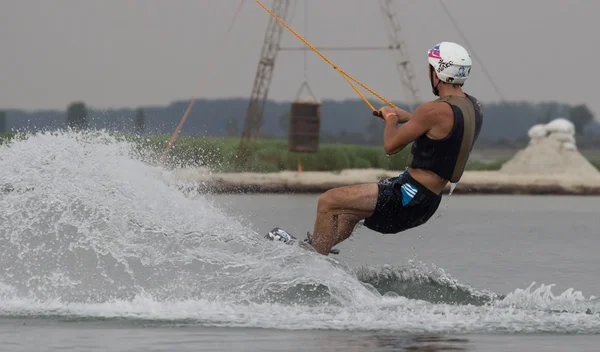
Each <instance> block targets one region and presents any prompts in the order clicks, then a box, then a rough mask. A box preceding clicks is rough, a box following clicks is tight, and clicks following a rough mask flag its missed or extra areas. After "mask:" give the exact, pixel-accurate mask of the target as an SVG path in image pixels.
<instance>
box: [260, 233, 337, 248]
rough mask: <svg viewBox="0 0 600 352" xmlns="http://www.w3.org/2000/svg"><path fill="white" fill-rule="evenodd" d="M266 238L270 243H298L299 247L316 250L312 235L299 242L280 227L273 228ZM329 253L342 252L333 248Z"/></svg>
mask: <svg viewBox="0 0 600 352" xmlns="http://www.w3.org/2000/svg"><path fill="white" fill-rule="evenodd" d="M265 238H266V239H268V240H270V241H279V242H283V243H285V244H290V245H291V244H295V243H298V245H299V246H300V247H303V248H307V249H310V250H314V248H313V247H312V245H311V242H312V236H311V235H310V233H307V238H306V239H305V240H303V241H299V240H298V239H297V238H296V237H294V236H292V235H291V234H290V233H288V232H287V231H285V230H283V229H281V228H279V227H275V228H273V229H272V230H271V231H269V232H268V233H267V234H266V235H265ZM329 253H331V254H339V253H340V250H339V249H336V248H332V249H331V250H330V251H329Z"/></svg>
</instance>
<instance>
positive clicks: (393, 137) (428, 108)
mask: <svg viewBox="0 0 600 352" xmlns="http://www.w3.org/2000/svg"><path fill="white" fill-rule="evenodd" d="M435 110H436V105H435V104H434V103H426V104H423V105H421V106H419V107H418V108H417V110H415V113H414V114H413V115H412V116H411V117H410V119H409V120H408V121H407V122H406V123H405V124H403V125H402V126H400V127H398V123H399V122H401V120H400V118H399V117H396V116H393V115H392V116H389V117H388V118H387V119H386V121H385V129H384V131H383V148H384V150H385V153H386V154H387V155H393V154H396V153H398V152H400V151H401V150H402V149H404V148H405V147H406V146H407V145H408V144H410V143H411V142H412V141H414V140H415V139H417V138H419V137H420V136H421V135H423V134H424V133H427V131H429V130H430V129H431V127H433V124H434V121H435V118H436V111H435Z"/></svg>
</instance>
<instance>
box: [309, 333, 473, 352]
mask: <svg viewBox="0 0 600 352" xmlns="http://www.w3.org/2000/svg"><path fill="white" fill-rule="evenodd" d="M320 342H321V343H320V344H319V345H320V351H341V350H343V351H415V352H436V351H468V350H470V348H469V347H468V346H467V344H468V343H469V340H467V339H461V338H455V337H449V336H443V335H433V334H426V335H410V336H406V335H365V334H362V333H357V334H356V335H354V336H327V337H323V338H321V339H320Z"/></svg>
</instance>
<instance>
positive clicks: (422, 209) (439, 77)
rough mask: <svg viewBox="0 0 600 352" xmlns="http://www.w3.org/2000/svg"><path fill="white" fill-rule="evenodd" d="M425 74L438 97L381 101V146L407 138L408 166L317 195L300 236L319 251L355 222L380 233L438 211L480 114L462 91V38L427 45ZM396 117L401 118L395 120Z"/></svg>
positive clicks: (393, 149)
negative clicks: (396, 103)
mask: <svg viewBox="0 0 600 352" xmlns="http://www.w3.org/2000/svg"><path fill="white" fill-rule="evenodd" d="M428 62H429V80H430V82H431V88H432V91H433V94H434V95H436V96H437V97H439V98H438V99H436V100H434V101H430V102H427V103H424V104H422V105H420V106H419V107H418V108H417V109H416V110H415V112H414V113H413V114H412V115H411V114H410V113H409V112H407V111H405V110H402V109H399V108H392V107H390V106H383V107H382V108H381V109H379V110H378V115H379V116H380V117H381V118H382V120H383V121H384V122H385V129H384V132H383V148H384V149H385V152H386V154H387V155H393V154H396V153H398V152H400V151H401V150H403V149H404V148H405V147H406V146H407V145H408V144H410V143H412V148H411V152H410V156H409V160H408V167H407V168H406V170H405V171H404V173H402V174H401V175H400V176H398V177H392V178H388V179H384V180H382V181H380V182H379V183H367V184H359V185H352V186H345V187H337V188H332V189H330V190H328V191H327V192H325V193H323V194H322V195H321V196H320V197H319V200H318V203H317V218H316V221H315V225H314V231H313V233H312V236H311V234H310V233H309V234H308V238H307V239H306V240H305V243H308V244H310V245H311V246H312V247H313V248H314V249H315V250H316V251H317V252H318V253H320V254H323V255H328V254H329V253H335V251H336V250H335V249H334V250H332V248H333V247H334V246H335V245H337V244H338V243H340V242H342V241H344V240H346V239H347V238H348V237H350V235H351V234H352V232H353V231H354V229H355V227H356V225H357V224H358V223H359V222H360V221H361V220H364V226H365V227H367V228H369V229H371V230H373V231H376V232H379V233H383V234H390V233H399V232H402V231H405V230H408V229H411V228H414V227H417V226H420V225H422V224H425V223H426V222H427V221H428V220H429V219H430V218H431V217H432V216H433V214H434V213H435V212H436V211H437V209H438V207H439V205H440V202H441V199H442V191H443V190H444V188H445V187H446V185H447V184H448V182H452V183H456V182H458V181H459V180H460V178H461V176H462V174H463V172H464V169H465V165H466V164H467V160H468V158H469V155H470V152H471V150H472V148H473V145H474V144H475V142H476V140H477V138H478V136H479V132H480V131H481V126H482V122H483V115H482V110H481V106H480V104H479V102H478V100H477V99H476V98H474V97H473V96H470V95H468V94H466V93H464V92H463V89H462V87H463V85H464V83H465V81H466V79H467V77H468V76H469V74H470V73H471V66H472V61H471V57H470V55H469V53H468V52H467V50H465V48H463V47H462V46H460V45H458V44H456V43H452V42H441V43H439V44H436V45H435V46H434V47H433V48H432V49H430V50H429V51H428ZM399 124H401V126H398V125H399ZM266 237H267V238H270V239H277V240H281V241H284V242H287V241H288V240H289V239H290V237H291V236H289V235H288V234H287V233H285V231H282V230H281V229H278V228H276V229H274V231H271V232H270V233H269V234H267V236H266Z"/></svg>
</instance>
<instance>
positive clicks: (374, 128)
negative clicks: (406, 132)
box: [365, 116, 385, 144]
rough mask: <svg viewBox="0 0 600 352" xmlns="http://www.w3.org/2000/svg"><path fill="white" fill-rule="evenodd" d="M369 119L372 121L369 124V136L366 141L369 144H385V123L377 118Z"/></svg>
mask: <svg viewBox="0 0 600 352" xmlns="http://www.w3.org/2000/svg"><path fill="white" fill-rule="evenodd" d="M369 118H370V121H369V123H368V124H367V136H366V138H365V139H366V140H367V141H368V143H369V144H381V143H383V129H384V127H385V124H384V122H383V121H381V119H379V118H377V117H375V116H373V117H369Z"/></svg>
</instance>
